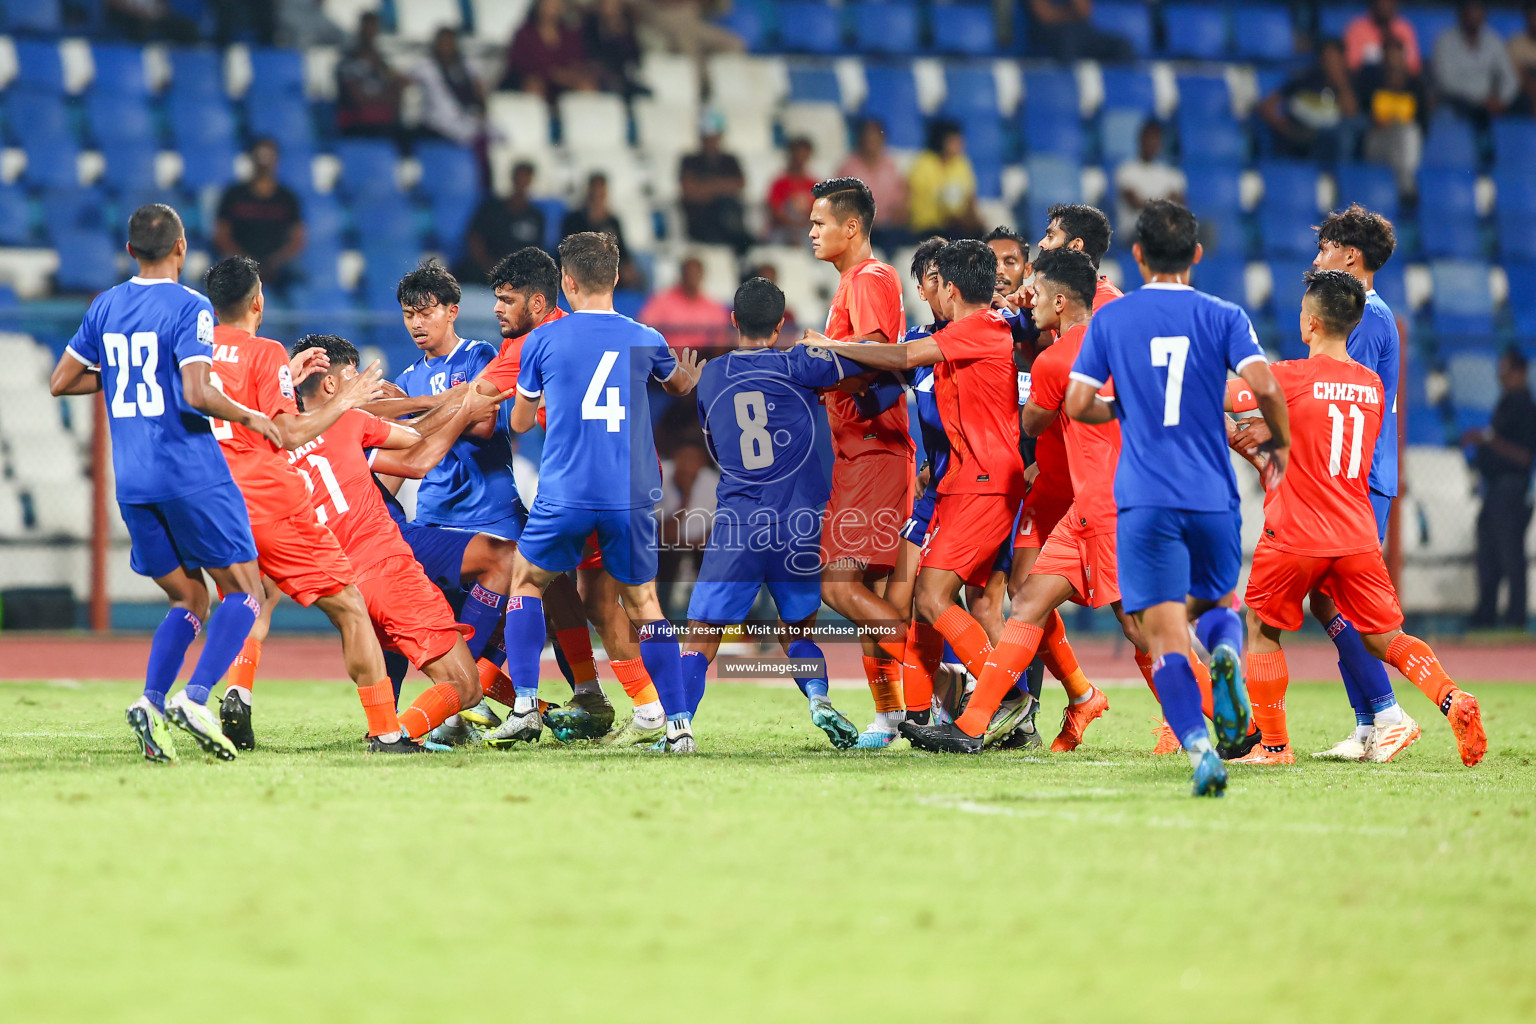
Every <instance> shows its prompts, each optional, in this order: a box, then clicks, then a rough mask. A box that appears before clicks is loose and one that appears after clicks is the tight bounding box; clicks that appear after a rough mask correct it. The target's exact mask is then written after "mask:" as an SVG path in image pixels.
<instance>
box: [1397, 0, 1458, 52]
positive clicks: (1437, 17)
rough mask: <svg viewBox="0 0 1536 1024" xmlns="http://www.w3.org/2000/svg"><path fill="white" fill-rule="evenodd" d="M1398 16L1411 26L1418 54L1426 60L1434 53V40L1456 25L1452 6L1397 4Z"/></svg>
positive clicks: (1453, 6)
mask: <svg viewBox="0 0 1536 1024" xmlns="http://www.w3.org/2000/svg"><path fill="white" fill-rule="evenodd" d="M1398 16H1399V17H1401V18H1403V19H1404V20H1405V21H1407V22H1408V24H1410V25H1412V26H1413V31H1414V34H1415V35H1416V36H1417V37H1418V40H1419V52H1420V53H1422V54H1423V55H1424V57H1425V59H1426V60H1428V58H1429V55H1430V54H1431V53H1433V52H1434V49H1435V40H1437V39H1439V38H1440V33H1442V32H1444V31H1445V30H1446V29H1448V28H1450V27H1451V26H1452V25H1455V24H1456V11H1455V5H1454V4H1436V5H1434V6H1424V5H1422V4H1412V5H1409V4H1399V5H1398Z"/></svg>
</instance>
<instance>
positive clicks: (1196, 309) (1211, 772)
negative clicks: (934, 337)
mask: <svg viewBox="0 0 1536 1024" xmlns="http://www.w3.org/2000/svg"><path fill="white" fill-rule="evenodd" d="M1197 228H1198V224H1197V223H1196V221H1195V216H1194V214H1192V213H1190V212H1189V211H1188V210H1187V209H1185V208H1184V207H1182V206H1180V205H1178V204H1177V203H1172V202H1168V201H1166V200H1159V201H1156V202H1152V203H1149V204H1148V205H1147V206H1146V208H1145V209H1143V211H1142V213H1141V217H1140V219H1139V220H1138V221H1137V228H1136V235H1137V241H1136V243H1135V244H1134V245H1133V246H1132V248H1131V251H1132V254H1133V256H1134V257H1135V260H1136V265H1137V268H1138V269H1139V270H1140V271H1141V275H1142V278H1143V280H1144V281H1145V282H1146V284H1145V285H1144V286H1143V287H1142V288H1140V289H1138V290H1136V291H1134V292H1132V293H1131V294H1129V295H1126V296H1125V297H1123V298H1120V299H1117V300H1115V301H1114V302H1110V303H1107V304H1106V305H1105V306H1104V307H1103V308H1102V309H1100V310H1098V312H1097V313H1096V314H1095V315H1094V317H1093V320H1092V322H1091V323H1090V324H1089V327H1088V332H1087V335H1086V336H1085V337H1084V339H1083V344H1082V348H1081V350H1080V351H1079V353H1078V357H1077V361H1076V362H1075V363H1074V364H1073V368H1072V379H1071V383H1070V384H1069V385H1068V388H1067V394H1066V399H1065V401H1064V403H1063V404H1064V407H1065V409H1066V412H1067V415H1069V416H1071V417H1072V418H1073V419H1075V420H1079V421H1081V422H1084V423H1106V422H1108V421H1109V420H1111V419H1113V418H1114V417H1115V416H1116V415H1118V416H1119V419H1120V431H1121V441H1122V447H1121V452H1120V462H1119V465H1118V467H1117V469H1116V472H1115V501H1116V504H1117V505H1118V506H1119V512H1120V514H1119V520H1118V528H1117V545H1118V550H1119V551H1121V552H1123V553H1124V557H1123V560H1122V561H1121V563H1120V590H1121V595H1122V600H1123V602H1124V607H1125V610H1126V611H1128V612H1131V613H1132V614H1134V615H1135V616H1136V618H1137V622H1138V624H1139V625H1140V626H1141V629H1142V633H1143V635H1144V636H1145V637H1146V638H1147V642H1148V645H1149V647H1150V652H1149V653H1150V655H1151V657H1152V659H1153V666H1154V668H1153V684H1154V688H1155V689H1156V690H1157V695H1158V699H1159V701H1160V702H1161V703H1162V705H1163V713H1164V715H1165V716H1166V718H1167V719H1168V724H1169V725H1170V726H1171V727H1172V728H1173V731H1174V734H1175V735H1176V736H1177V737H1178V738H1179V742H1180V744H1181V745H1182V746H1183V748H1184V750H1185V751H1186V752H1187V753H1188V755H1189V758H1190V763H1191V765H1193V767H1194V793H1195V795H1197V796H1221V795H1222V794H1223V793H1224V792H1225V790H1226V784H1227V772H1226V768H1225V766H1224V765H1223V764H1222V762H1221V758H1220V757H1219V756H1218V755H1217V753H1216V750H1215V748H1214V746H1213V745H1212V742H1211V737H1210V733H1209V732H1208V731H1207V730H1206V727H1205V718H1204V715H1203V714H1202V713H1201V707H1200V691H1199V687H1198V686H1197V684H1196V682H1195V674H1194V671H1193V669H1191V667H1190V658H1191V654H1190V637H1189V621H1190V620H1191V619H1195V620H1197V626H1196V629H1197V632H1198V634H1199V639H1200V642H1201V643H1202V644H1204V646H1205V648H1206V649H1207V650H1208V651H1210V652H1211V677H1212V687H1213V690H1214V698H1215V714H1214V716H1213V718H1214V721H1215V724H1216V732H1217V738H1218V740H1219V741H1220V742H1222V743H1223V744H1226V745H1229V746H1235V745H1236V744H1237V743H1238V742H1239V741H1240V740H1242V739H1243V738H1244V737H1245V736H1246V735H1247V733H1248V725H1249V707H1248V696H1247V692H1246V690H1245V688H1244V686H1243V674H1242V673H1243V661H1242V651H1243V638H1244V627H1243V621H1242V618H1241V617H1240V616H1239V615H1238V614H1237V613H1236V612H1235V611H1233V610H1232V609H1231V608H1230V607H1227V606H1225V605H1224V604H1222V603H1220V602H1224V601H1225V600H1226V599H1228V597H1229V595H1231V593H1232V591H1233V589H1234V588H1235V587H1236V586H1237V576H1238V572H1239V571H1240V570H1241V568H1242V561H1243V553H1242V539H1241V527H1242V518H1241V515H1240V513H1239V511H1238V497H1237V480H1236V477H1235V476H1234V475H1233V472H1232V461H1231V457H1230V456H1229V455H1228V454H1227V444H1228V436H1227V420H1226V413H1225V412H1224V411H1223V410H1224V406H1225V401H1226V385H1227V370H1228V369H1231V370H1234V371H1235V372H1237V373H1238V374H1239V375H1240V376H1241V377H1242V378H1243V379H1244V380H1245V381H1246V382H1247V383H1248V385H1249V387H1251V388H1252V389H1253V393H1254V396H1255V397H1256V398H1257V400H1258V405H1259V410H1260V412H1261V413H1262V414H1263V416H1264V420H1265V422H1266V424H1267V425H1268V427H1269V430H1270V432H1271V441H1270V442H1269V443H1268V444H1267V445H1266V448H1267V450H1269V451H1270V454H1271V459H1270V466H1271V467H1272V468H1271V470H1270V471H1269V473H1268V474H1267V476H1266V486H1270V487H1273V486H1274V485H1275V484H1276V483H1277V482H1278V481H1279V479H1280V477H1281V476H1282V475H1283V474H1284V472H1285V457H1286V454H1287V449H1288V445H1289V437H1290V424H1289V420H1288V418H1287V416H1286V409H1285V398H1284V396H1283V395H1282V394H1281V392H1280V388H1279V386H1278V385H1277V384H1276V383H1275V379H1274V376H1273V375H1272V374H1271V373H1270V372H1269V364H1268V362H1267V361H1266V360H1265V358H1264V350H1263V349H1262V348H1260V347H1259V342H1258V338H1257V337H1256V336H1255V335H1254V333H1253V325H1252V324H1250V323H1249V321H1248V315H1247V314H1246V313H1244V312H1243V311H1242V310H1241V309H1240V308H1238V307H1237V306H1235V305H1233V304H1232V303H1230V302H1225V301H1223V300H1221V299H1218V298H1215V297H1214V296H1211V295H1206V294H1204V293H1203V292H1197V291H1195V290H1194V289H1193V288H1191V287H1190V285H1189V278H1190V268H1191V266H1192V265H1193V264H1195V263H1197V262H1199V260H1200V257H1201V255H1202V251H1201V247H1200V244H1199V242H1198V241H1197V239H1196V232H1197ZM1111 381H1113V383H1114V400H1113V401H1114V404H1113V406H1111V405H1110V404H1109V403H1108V402H1106V401H1105V400H1104V399H1103V398H1100V397H1099V396H1098V392H1099V391H1100V390H1101V389H1102V388H1103V387H1104V385H1105V384H1106V383H1109V382H1111Z"/></svg>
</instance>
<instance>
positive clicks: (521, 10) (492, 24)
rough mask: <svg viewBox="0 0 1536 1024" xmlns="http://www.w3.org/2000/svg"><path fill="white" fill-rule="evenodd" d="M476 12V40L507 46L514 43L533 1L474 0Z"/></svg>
mask: <svg viewBox="0 0 1536 1024" xmlns="http://www.w3.org/2000/svg"><path fill="white" fill-rule="evenodd" d="M472 2H473V7H474V11H475V38H476V39H478V40H480V41H481V42H485V43H495V44H497V45H498V46H506V45H508V44H509V43H511V42H512V34H513V33H514V32H516V31H517V29H518V26H520V25H521V24H522V23H523V19H524V18H526V17H527V16H528V8H530V7H532V6H533V0H472Z"/></svg>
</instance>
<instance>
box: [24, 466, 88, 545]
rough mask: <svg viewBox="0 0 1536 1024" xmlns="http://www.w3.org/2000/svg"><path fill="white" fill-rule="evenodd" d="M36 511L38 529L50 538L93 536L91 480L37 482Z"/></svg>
mask: <svg viewBox="0 0 1536 1024" xmlns="http://www.w3.org/2000/svg"><path fill="white" fill-rule="evenodd" d="M29 493H30V494H31V495H32V514H33V516H34V517H35V518H36V521H37V525H36V527H35V529H36V532H38V533H40V534H42V535H44V536H46V537H74V538H78V539H84V538H86V537H89V536H90V535H91V488H90V482H89V481H87V480H84V479H81V480H78V481H73V480H71V481H64V480H60V481H57V482H53V483H48V484H37V485H34V486H33V487H32V488H31V490H30V492H29Z"/></svg>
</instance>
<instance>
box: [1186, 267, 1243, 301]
mask: <svg viewBox="0 0 1536 1024" xmlns="http://www.w3.org/2000/svg"><path fill="white" fill-rule="evenodd" d="M1247 273H1248V264H1247V263H1246V262H1244V261H1243V260H1242V259H1241V258H1238V259H1232V258H1230V257H1207V258H1205V259H1203V260H1201V261H1200V262H1199V263H1198V264H1196V265H1195V270H1194V275H1193V277H1192V278H1191V283H1192V284H1193V285H1194V286H1195V287H1196V288H1198V289H1200V290H1201V291H1203V292H1208V293H1210V294H1211V295H1215V296H1216V297H1217V298H1222V299H1226V300H1227V301H1228V302H1235V303H1237V304H1238V305H1239V306H1242V307H1244V308H1245V309H1246V308H1247V306H1248V285H1247Z"/></svg>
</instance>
